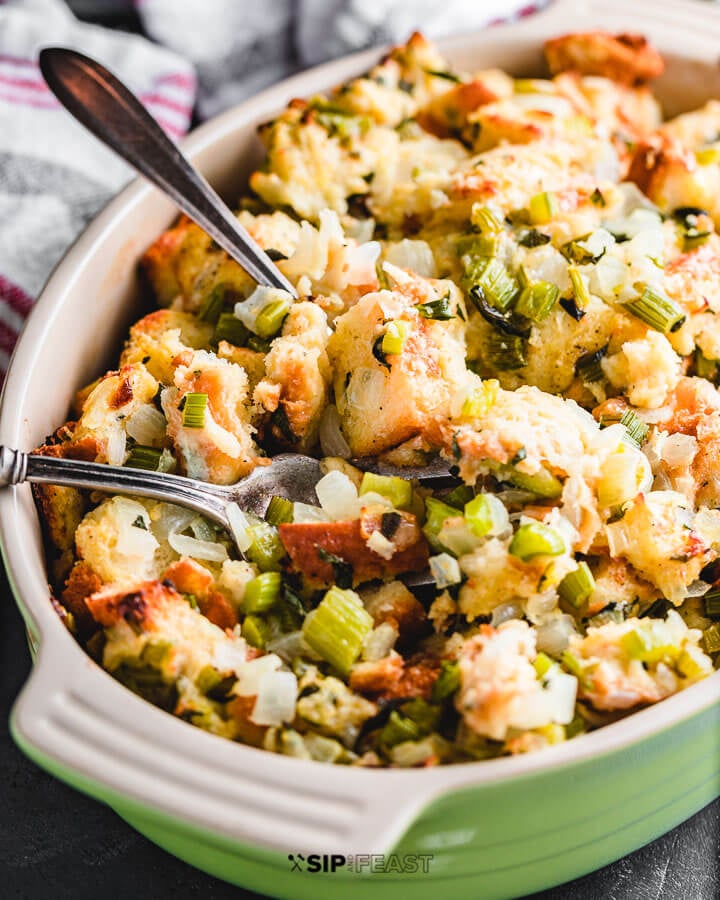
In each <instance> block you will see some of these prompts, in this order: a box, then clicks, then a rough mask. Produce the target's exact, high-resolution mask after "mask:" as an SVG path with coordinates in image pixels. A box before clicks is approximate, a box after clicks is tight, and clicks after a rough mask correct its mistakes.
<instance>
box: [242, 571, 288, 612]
mask: <svg viewBox="0 0 720 900" xmlns="http://www.w3.org/2000/svg"><path fill="white" fill-rule="evenodd" d="M281 585H282V578H281V576H280V573H279V572H263V573H262V574H261V575H258V576H257V577H256V578H253V579H252V581H249V582H248V583H247V585H246V587H245V595H244V597H243V601H242V608H243V610H244V611H245V612H246V613H251V614H254V613H264V612H267V611H268V610H269V609H270V607H271V606H274V605H275V604H276V603H277V601H278V600H279V599H280V587H281Z"/></svg>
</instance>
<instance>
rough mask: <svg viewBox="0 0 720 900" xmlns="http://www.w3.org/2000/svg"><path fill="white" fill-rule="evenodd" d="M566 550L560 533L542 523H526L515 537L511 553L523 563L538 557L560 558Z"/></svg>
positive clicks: (511, 544)
mask: <svg viewBox="0 0 720 900" xmlns="http://www.w3.org/2000/svg"><path fill="white" fill-rule="evenodd" d="M565 550H566V546H565V541H564V539H563V536H562V535H561V534H560V532H558V531H556V530H555V529H554V528H551V527H550V526H549V525H544V524H543V523H542V522H526V523H525V524H524V525H521V526H520V527H519V528H518V530H517V531H516V532H515V534H514V535H513V539H512V541H511V542H510V547H509V552H510V553H511V554H512V555H513V556H516V557H517V558H518V559H521V560H522V561H523V562H528V560H531V559H535V557H537V556H559V555H560V554H561V553H564V552H565Z"/></svg>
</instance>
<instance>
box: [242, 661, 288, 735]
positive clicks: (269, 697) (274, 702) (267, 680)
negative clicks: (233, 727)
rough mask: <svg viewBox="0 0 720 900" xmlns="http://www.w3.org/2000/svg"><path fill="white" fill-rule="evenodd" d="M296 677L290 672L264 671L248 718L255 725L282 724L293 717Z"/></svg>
mask: <svg viewBox="0 0 720 900" xmlns="http://www.w3.org/2000/svg"><path fill="white" fill-rule="evenodd" d="M297 692H298V686H297V678H296V677H295V675H294V674H293V673H292V672H266V673H265V674H264V675H263V676H262V677H261V678H260V679H259V680H258V691H257V699H256V701H255V706H253V710H252V712H251V713H250V720H251V721H252V722H254V723H255V724H256V725H282V724H283V722H291V721H292V720H293V719H294V718H295V704H296V702H297Z"/></svg>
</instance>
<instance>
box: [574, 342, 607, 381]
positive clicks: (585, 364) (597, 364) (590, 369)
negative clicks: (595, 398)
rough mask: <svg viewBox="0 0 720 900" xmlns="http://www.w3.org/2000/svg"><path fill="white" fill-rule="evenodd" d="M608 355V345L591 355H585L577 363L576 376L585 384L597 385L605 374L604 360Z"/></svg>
mask: <svg viewBox="0 0 720 900" xmlns="http://www.w3.org/2000/svg"><path fill="white" fill-rule="evenodd" d="M606 353H607V344H606V345H605V346H604V347H600V348H599V349H598V350H594V351H592V352H591V353H583V355H582V356H580V357H578V359H577V361H576V363H575V374H576V375H577V376H578V378H580V379H582V381H583V382H584V383H585V384H596V383H597V382H598V381H602V380H603V378H604V377H605V373H604V372H603V368H602V360H603V358H604V356H605V354H606Z"/></svg>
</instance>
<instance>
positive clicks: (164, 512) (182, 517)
mask: <svg viewBox="0 0 720 900" xmlns="http://www.w3.org/2000/svg"><path fill="white" fill-rule="evenodd" d="M156 516H157V518H156ZM196 518H197V513H196V512H193V510H191V509H184V508H183V507H182V506H175V505H174V504H173V503H160V504H158V506H156V507H155V509H154V510H153V520H152V524H151V527H152V530H153V533H154V534H155V535H156V537H158V538H159V539H160V540H161V541H164V540H167V537H168V535H169V534H174V533H177V532H180V531H185V529H186V528H188V527H189V526H190V523H191V522H192V521H193V519H196Z"/></svg>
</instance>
